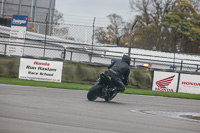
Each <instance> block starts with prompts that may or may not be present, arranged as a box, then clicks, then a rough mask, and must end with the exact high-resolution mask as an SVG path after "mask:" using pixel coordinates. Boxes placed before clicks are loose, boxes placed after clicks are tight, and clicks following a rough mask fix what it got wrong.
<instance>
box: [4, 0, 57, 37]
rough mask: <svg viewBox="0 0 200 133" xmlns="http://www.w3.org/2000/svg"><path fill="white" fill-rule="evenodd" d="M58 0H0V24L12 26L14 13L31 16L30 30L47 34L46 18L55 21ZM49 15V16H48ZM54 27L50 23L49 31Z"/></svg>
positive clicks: (49, 21)
mask: <svg viewBox="0 0 200 133" xmlns="http://www.w3.org/2000/svg"><path fill="white" fill-rule="evenodd" d="M55 2H56V0H0V25H4V26H10V25H11V19H12V16H13V15H26V16H28V17H29V23H28V30H29V31H33V32H37V33H41V34H45V32H46V18H47V21H48V24H52V23H53V16H54V11H55ZM47 15H48V16H47ZM51 29H52V27H51V26H49V25H48V30H47V31H48V33H47V34H49V35H50V34H51Z"/></svg>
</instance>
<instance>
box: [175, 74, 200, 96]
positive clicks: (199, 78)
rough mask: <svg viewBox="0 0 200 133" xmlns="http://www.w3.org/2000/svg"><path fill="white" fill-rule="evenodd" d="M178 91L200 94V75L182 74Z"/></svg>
mask: <svg viewBox="0 0 200 133" xmlns="http://www.w3.org/2000/svg"><path fill="white" fill-rule="evenodd" d="M178 92H182V93H192V94H200V75H191V74H180V81H179V89H178Z"/></svg>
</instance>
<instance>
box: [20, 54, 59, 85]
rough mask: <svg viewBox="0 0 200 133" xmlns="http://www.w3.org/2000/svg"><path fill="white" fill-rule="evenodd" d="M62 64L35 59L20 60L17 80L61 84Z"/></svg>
mask: <svg viewBox="0 0 200 133" xmlns="http://www.w3.org/2000/svg"><path fill="white" fill-rule="evenodd" d="M62 68H63V62H58V61H46V60H37V59H26V58H21V59H20V67H19V78H20V79H29V80H39V81H50V82H61V79H62Z"/></svg>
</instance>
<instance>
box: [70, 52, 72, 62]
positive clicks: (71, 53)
mask: <svg viewBox="0 0 200 133" xmlns="http://www.w3.org/2000/svg"><path fill="white" fill-rule="evenodd" d="M70 61H72V51H71V56H70Z"/></svg>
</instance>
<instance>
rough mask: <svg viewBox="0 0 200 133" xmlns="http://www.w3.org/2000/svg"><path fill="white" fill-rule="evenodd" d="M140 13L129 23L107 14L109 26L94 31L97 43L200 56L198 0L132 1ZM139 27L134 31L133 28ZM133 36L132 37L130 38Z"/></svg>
mask: <svg viewBox="0 0 200 133" xmlns="http://www.w3.org/2000/svg"><path fill="white" fill-rule="evenodd" d="M130 8H131V10H132V11H137V12H139V15H136V18H134V19H133V20H132V21H130V22H125V21H123V18H122V17H121V16H119V15H117V14H115V13H114V14H110V15H108V16H107V17H108V19H109V20H110V25H108V26H107V27H106V28H105V27H104V28H103V27H99V28H97V29H96V30H95V39H96V41H97V42H98V43H104V44H110V45H117V46H126V47H130V46H131V47H133V48H142V49H148V50H156V51H164V52H178V53H190V54H199V53H200V1H199V0H130ZM136 19H137V24H136V26H135V27H134V29H133V31H132V32H131V27H132V25H133V23H134V21H135V20H136ZM130 37H131V38H130Z"/></svg>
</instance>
